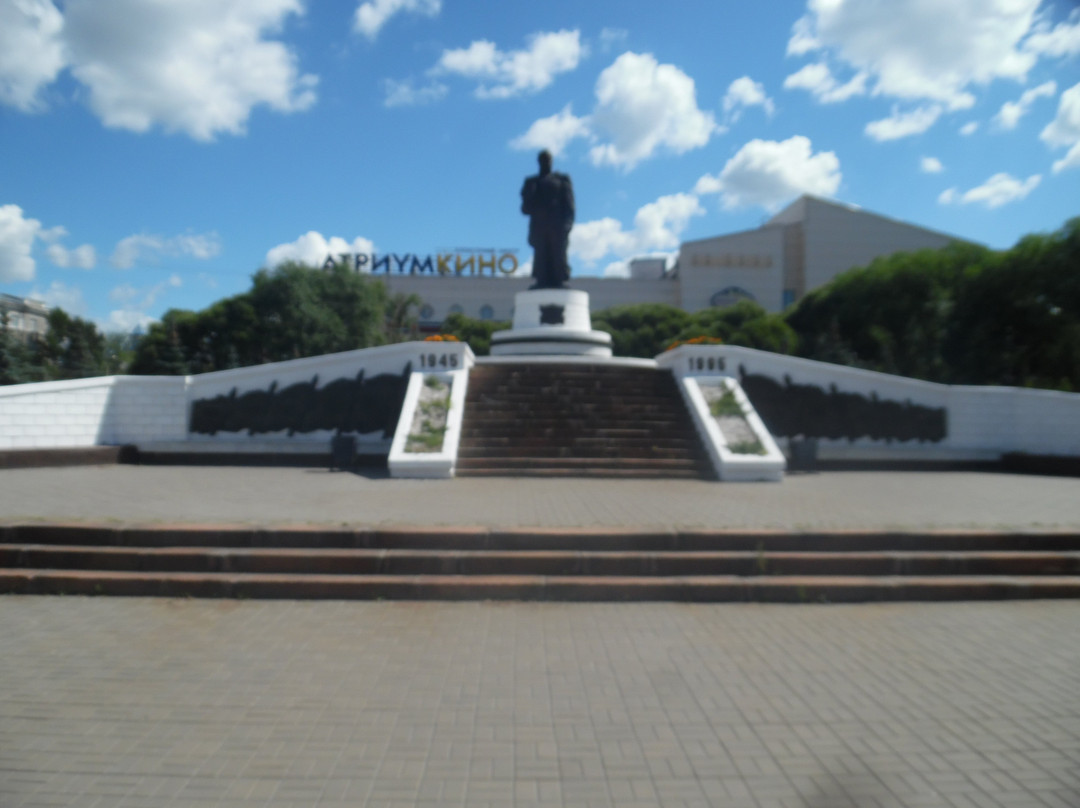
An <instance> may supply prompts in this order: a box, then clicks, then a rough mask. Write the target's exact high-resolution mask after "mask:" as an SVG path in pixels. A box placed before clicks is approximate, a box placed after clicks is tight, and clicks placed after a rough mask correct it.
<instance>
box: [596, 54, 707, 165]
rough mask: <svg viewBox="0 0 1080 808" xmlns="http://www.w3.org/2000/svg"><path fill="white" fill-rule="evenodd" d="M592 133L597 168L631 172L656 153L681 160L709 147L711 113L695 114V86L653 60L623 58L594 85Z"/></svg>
mask: <svg viewBox="0 0 1080 808" xmlns="http://www.w3.org/2000/svg"><path fill="white" fill-rule="evenodd" d="M596 100H597V104H596V108H595V110H594V111H593V114H592V116H591V117H590V128H591V129H592V131H593V132H594V133H595V134H596V135H597V136H598V137H600V138H601V139H603V138H607V139H609V142H607V143H601V144H599V145H597V146H595V147H593V149H592V150H591V151H590V157H591V159H592V161H593V163H594V164H596V165H610V166H615V167H617V168H622V169H624V170H627V171H629V170H630V169H632V168H633V167H634V166H636V165H637V164H638V163H640V162H641V161H642V160H645V159H648V158H649V157H652V156H653V154H655V153H656V151H657V150H659V149H666V150H668V151H672V152H674V153H676V154H682V153H684V152H687V151H690V150H691V149H696V148H700V147H701V146H704V145H705V144H706V143H708V142H709V138H710V137H711V136H712V134H713V133H714V132H715V131H716V129H717V126H716V120H715V119H714V118H713V116H712V114H711V113H708V112H702V111H701V110H700V109H698V105H697V95H696V91H695V88H694V80H693V79H692V78H690V77H689V76H688V75H686V74H685V73H684V72H682V71H681V70H679V68H677V67H675V65H670V64H659V63H658V62H657V61H656V59H655V58H654V57H653V56H652V55H651V54H647V53H646V54H640V53H631V52H627V53H624V54H623V55H622V56H620V57H619V58H618V59H616V60H615V62H614V63H612V64H611V65H610V66H609V67H607V68H606V69H605V70H604V71H603V72H602V73H601V74H600V77H599V79H598V80H597V82H596Z"/></svg>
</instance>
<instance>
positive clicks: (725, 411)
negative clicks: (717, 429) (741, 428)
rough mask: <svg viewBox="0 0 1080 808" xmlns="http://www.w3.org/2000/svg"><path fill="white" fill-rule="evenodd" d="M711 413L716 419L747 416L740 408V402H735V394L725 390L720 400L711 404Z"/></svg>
mask: <svg viewBox="0 0 1080 808" xmlns="http://www.w3.org/2000/svg"><path fill="white" fill-rule="evenodd" d="M709 412H711V413H712V414H713V416H714V417H716V418H722V417H724V416H725V415H730V416H735V417H740V416H743V415H745V414H746V413H744V412H743V409H742V407H740V406H739V402H738V401H736V400H735V393H733V392H732V391H731V390H725V391H724V394H723V395H722V396H720V398H718V399H716V400H715V401H711V402H709Z"/></svg>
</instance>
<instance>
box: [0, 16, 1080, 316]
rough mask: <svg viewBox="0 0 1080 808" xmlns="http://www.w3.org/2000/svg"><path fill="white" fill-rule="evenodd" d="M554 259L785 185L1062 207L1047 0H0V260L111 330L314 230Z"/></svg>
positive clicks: (1049, 225) (1057, 77)
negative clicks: (526, 201)
mask: <svg viewBox="0 0 1080 808" xmlns="http://www.w3.org/2000/svg"><path fill="white" fill-rule="evenodd" d="M542 146H546V147H547V148H550V149H551V150H552V151H554V152H555V153H556V170H561V171H565V172H567V173H569V174H570V175H571V176H572V178H573V180H574V187H575V192H576V195H577V224H576V226H575V230H574V232H573V234H572V240H571V263H572V265H573V271H574V274H575V275H602V274H608V275H618V274H620V272H623V271H624V269H625V261H626V260H627V259H629V258H630V257H632V256H634V255H641V254H654V253H655V254H661V253H662V254H672V253H673V252H674V251H675V250H676V249H677V247H678V244H679V242H680V241H683V240H687V239H695V238H704V237H708V236H712V235H718V234H722V233H727V232H733V231H736V230H742V229H747V228H752V227H756V226H757V225H759V224H760V223H761V222H762V221H764V220H765V219H766V218H768V216H769V215H771V213H773V212H775V211H776V210H778V209H779V208H780V207H782V206H783V205H785V204H786V203H787V202H789V201H791V200H792V199H794V198H795V197H797V196H798V195H799V194H801V193H813V194H817V195H819V196H824V197H830V198H835V199H838V200H840V201H842V202H846V203H850V204H855V205H860V206H862V207H864V208H867V209H869V210H872V211H875V212H877V213H881V214H884V215H886V216H890V217H893V218H897V219H901V220H905V221H910V222H914V223H916V224H920V225H923V226H926V227H930V228H933V229H937V230H941V231H944V232H947V233H952V234H955V235H957V236H960V237H962V238H965V239H970V240H972V241H977V242H981V243H984V244H987V245H989V246H992V247H1008V246H1011V245H1012V244H1013V243H1014V242H1015V241H1016V239H1017V238H1019V237H1020V236H1022V235H1024V234H1025V233H1029V232H1037V231H1049V230H1053V229H1055V228H1057V227H1059V226H1060V225H1061V224H1062V223H1063V222H1064V221H1065V220H1066V219H1068V218H1070V217H1072V216H1076V215H1080V205H1078V204H1077V203H1078V200H1080V193H1078V191H1080V11H1077V10H1076V6H1075V4H1073V3H1069V2H1065V1H1064V0H1056V1H1055V0H1041V2H1040V0H932V2H931V1H930V0H799V2H796V1H795V0H770V2H768V3H735V2H718V0H680V2H678V3H657V2H655V0H648V1H647V2H645V1H639V0H618V1H617V2H615V1H613V0H593V2H589V3H582V2H580V0H574V2H569V0H567V1H566V2H564V1H563V0H548V2H545V3H536V4H531V3H490V2H479V0H368V1H367V2H358V1H357V0H351V2H346V0H323V1H320V0H153V2H151V0H67V2H60V1H59V0H56V1H55V2H54V1H53V0H0V154H2V155H4V158H3V159H2V160H0V291H4V292H8V293H10V294H16V295H21V296H34V297H37V298H39V299H44V300H45V301H46V302H49V303H51V304H54V305H60V306H63V307H64V308H66V309H68V310H69V311H71V312H73V313H76V314H79V315H81V316H84V317H89V318H91V319H93V320H95V321H96V322H98V323H99V324H100V325H101V326H102V327H103V328H105V329H107V330H130V329H131V328H133V327H135V326H137V325H140V324H141V325H145V324H146V323H147V322H149V321H150V320H152V319H154V318H158V317H160V316H161V315H162V314H163V313H164V311H165V310H167V309H169V308H174V307H175V308H193V309H198V308H202V307H204V306H206V305H208V304H209V303H211V302H212V301H214V300H216V299H218V298H221V297H225V296H228V295H232V294H236V293H238V292H241V291H244V290H245V289H247V288H248V286H249V283H250V276H251V274H252V273H253V272H254V271H255V270H257V269H258V268H259V267H262V266H266V265H268V264H272V263H273V262H275V261H278V260H283V259H286V258H296V259H307V260H315V261H318V262H320V263H321V260H322V258H321V256H324V255H325V253H326V251H327V250H328V249H334V250H335V251H339V250H343V249H347V250H349V251H368V250H370V249H372V248H374V249H375V250H377V251H379V252H397V253H416V254H422V255H423V254H430V253H436V252H438V251H442V250H447V249H453V248H456V247H493V248H499V249H504V248H509V249H517V250H518V255H519V256H520V257H521V259H522V261H523V262H525V261H527V260H528V259H529V258H530V251H529V248H528V245H527V244H526V222H525V220H524V217H522V216H521V214H520V213H519V210H518V205H519V202H520V200H519V196H518V192H519V189H520V186H521V181H522V179H523V177H524V176H525V175H526V174H529V173H533V172H534V171H535V166H536V163H535V155H536V152H537V151H538V149H539V148H540V147H542Z"/></svg>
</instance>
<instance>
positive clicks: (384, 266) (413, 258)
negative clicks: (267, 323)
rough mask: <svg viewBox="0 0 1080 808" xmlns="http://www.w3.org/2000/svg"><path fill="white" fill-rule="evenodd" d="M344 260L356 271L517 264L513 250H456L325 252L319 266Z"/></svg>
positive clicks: (479, 270)
mask: <svg viewBox="0 0 1080 808" xmlns="http://www.w3.org/2000/svg"><path fill="white" fill-rule="evenodd" d="M335 264H345V265H346V266H349V267H352V268H353V269H354V270H355V271H357V272H371V273H376V272H384V273H386V274H390V273H394V274H397V275H425V274H430V275H483V274H484V273H485V271H486V272H487V273H488V274H490V275H492V276H497V275H500V274H501V275H513V274H514V273H515V272H516V271H517V268H518V259H517V254H516V251H515V250H495V249H479V250H457V251H456V252H441V253H436V254H435V255H414V254H413V253H401V254H398V253H385V254H382V255H380V254H379V253H370V254H369V253H338V254H337V255H333V254H328V255H327V256H326V260H325V261H323V269H329V268H330V267H332V266H334V265H335Z"/></svg>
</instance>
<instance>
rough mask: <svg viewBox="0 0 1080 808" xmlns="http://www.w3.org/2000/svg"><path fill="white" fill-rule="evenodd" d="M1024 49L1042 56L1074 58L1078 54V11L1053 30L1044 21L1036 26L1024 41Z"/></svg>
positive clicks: (1079, 43) (1079, 34) (1079, 23)
mask: <svg viewBox="0 0 1080 808" xmlns="http://www.w3.org/2000/svg"><path fill="white" fill-rule="evenodd" d="M1024 49H1025V50H1029V51H1032V52H1033V53H1037V54H1040V55H1043V56H1057V57H1063V56H1076V55H1077V54H1080V10H1077V11H1074V12H1073V13H1072V14H1071V15H1070V16H1069V20H1068V22H1062V23H1058V24H1057V25H1055V26H1054V27H1053V28H1051V27H1050V25H1049V24H1048V23H1047V22H1046V21H1045V20H1043V21H1040V22H1039V23H1038V24H1036V26H1035V29H1034V31H1033V32H1032V33H1031V35H1030V36H1029V37H1028V38H1027V39H1026V40H1024Z"/></svg>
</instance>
